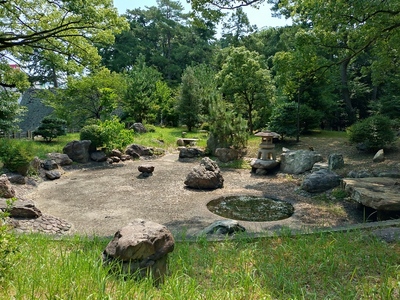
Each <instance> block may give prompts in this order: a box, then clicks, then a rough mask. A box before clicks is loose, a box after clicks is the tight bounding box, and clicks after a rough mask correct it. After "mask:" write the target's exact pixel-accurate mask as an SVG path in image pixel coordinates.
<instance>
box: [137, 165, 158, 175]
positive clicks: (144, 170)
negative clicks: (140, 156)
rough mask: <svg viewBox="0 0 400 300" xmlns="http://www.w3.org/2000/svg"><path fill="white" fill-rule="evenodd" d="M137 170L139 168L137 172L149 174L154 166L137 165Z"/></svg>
mask: <svg viewBox="0 0 400 300" xmlns="http://www.w3.org/2000/svg"><path fill="white" fill-rule="evenodd" d="M138 170H139V172H142V173H149V174H151V173H153V172H154V166H151V165H140V166H139V167H138Z"/></svg>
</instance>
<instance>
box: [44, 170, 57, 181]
mask: <svg viewBox="0 0 400 300" xmlns="http://www.w3.org/2000/svg"><path fill="white" fill-rule="evenodd" d="M44 174H45V176H46V178H47V179H50V180H55V179H59V178H60V177H61V172H60V171H58V170H51V171H46V172H45V173H44Z"/></svg>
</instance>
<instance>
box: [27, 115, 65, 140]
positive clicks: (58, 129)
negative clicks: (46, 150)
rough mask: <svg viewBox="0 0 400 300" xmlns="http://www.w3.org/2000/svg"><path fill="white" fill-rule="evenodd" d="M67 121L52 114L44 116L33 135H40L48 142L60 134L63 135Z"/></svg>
mask: <svg viewBox="0 0 400 300" xmlns="http://www.w3.org/2000/svg"><path fill="white" fill-rule="evenodd" d="M66 124H67V121H65V120H63V119H60V118H56V117H53V116H47V117H44V118H43V120H42V122H41V124H40V126H39V127H38V129H36V130H35V131H34V132H33V136H34V137H35V136H41V137H43V138H44V140H45V141H46V142H50V141H52V140H53V139H55V138H56V137H58V136H60V135H65V134H66V131H65V126H66Z"/></svg>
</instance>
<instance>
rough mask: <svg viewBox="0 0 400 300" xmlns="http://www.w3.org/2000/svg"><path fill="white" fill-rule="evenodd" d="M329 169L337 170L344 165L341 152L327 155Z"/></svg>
mask: <svg viewBox="0 0 400 300" xmlns="http://www.w3.org/2000/svg"><path fill="white" fill-rule="evenodd" d="M328 166H329V170H337V169H341V168H343V167H344V159H343V155H342V154H337V153H332V154H330V155H329V157H328Z"/></svg>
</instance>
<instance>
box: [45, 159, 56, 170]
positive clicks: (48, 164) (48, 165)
mask: <svg viewBox="0 0 400 300" xmlns="http://www.w3.org/2000/svg"><path fill="white" fill-rule="evenodd" d="M41 166H42V168H43V169H45V170H47V171H50V170H55V169H58V164H57V163H56V161H55V160H52V159H46V160H44V161H43V162H42V164H41Z"/></svg>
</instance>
